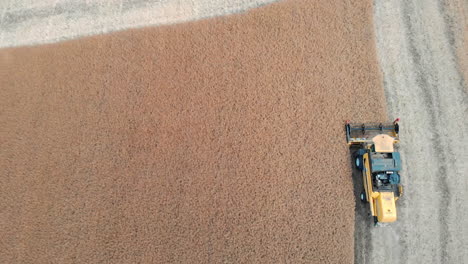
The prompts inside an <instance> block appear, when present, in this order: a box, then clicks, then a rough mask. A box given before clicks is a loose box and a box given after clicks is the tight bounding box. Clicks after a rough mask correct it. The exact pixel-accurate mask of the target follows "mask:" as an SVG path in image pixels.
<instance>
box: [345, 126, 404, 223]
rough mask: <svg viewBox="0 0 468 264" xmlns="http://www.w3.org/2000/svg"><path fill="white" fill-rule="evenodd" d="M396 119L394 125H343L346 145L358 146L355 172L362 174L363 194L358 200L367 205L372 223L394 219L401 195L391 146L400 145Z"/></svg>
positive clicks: (397, 159) (396, 154)
mask: <svg viewBox="0 0 468 264" xmlns="http://www.w3.org/2000/svg"><path fill="white" fill-rule="evenodd" d="M398 121H399V119H396V120H395V121H394V122H393V123H377V124H376V123H367V124H362V123H360V124H352V123H349V122H346V139H347V142H348V145H349V146H350V147H351V146H358V150H357V151H356V152H355V156H354V159H355V165H356V168H357V169H359V170H360V171H361V172H362V179H363V186H364V190H363V192H362V193H361V197H360V198H361V200H362V201H363V202H368V203H369V207H370V212H371V215H372V216H373V218H374V223H375V224H377V223H389V222H394V221H396V219H397V213H396V203H395V202H396V201H397V200H398V198H399V197H401V195H402V194H403V187H402V185H401V184H400V174H399V171H400V170H401V160H400V153H399V152H396V151H395V149H394V145H395V144H397V143H398V142H399V141H400V138H399V135H398V133H399V125H398Z"/></svg>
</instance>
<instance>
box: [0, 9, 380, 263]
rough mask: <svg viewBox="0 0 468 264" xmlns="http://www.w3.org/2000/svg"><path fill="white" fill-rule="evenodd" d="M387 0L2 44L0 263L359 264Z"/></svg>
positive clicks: (258, 11)
mask: <svg viewBox="0 0 468 264" xmlns="http://www.w3.org/2000/svg"><path fill="white" fill-rule="evenodd" d="M371 22H372V21H371V1H346V2H339V3H338V2H334V1H326V0H322V1H285V2H280V3H277V4H273V5H270V6H266V7H263V8H260V9H256V10H253V11H250V12H248V13H246V14H239V15H233V16H229V17H225V18H216V19H208V20H202V21H198V22H193V23H185V24H180V25H172V26H163V27H157V28H146V29H139V30H130V31H125V32H120V33H116V34H112V35H105V36H96V37H90V38H85V39H80V40H74V41H69V42H64V43H59V44H52V45H44V46H37V47H22V48H14V49H5V50H1V51H0V59H1V60H0V68H1V71H0V87H1V89H0V96H1V98H2V104H1V105H0V110H1V116H0V122H1V138H2V139H1V140H2V141H1V142H2V144H1V150H0V155H1V158H0V168H1V175H0V201H1V204H0V206H1V207H0V208H1V210H0V238H1V246H0V260H1V261H0V262H3V263H14V262H34V263H45V262H56V263H71V262H74V261H75V262H79V263H102V262H106V263H107V262H108V263H134V262H137V261H143V262H153V263H157V262H158V263H167V262H177V263H178V262H185V263H220V262H229V263H252V262H264V263H278V262H286V261H287V262H289V263H298V262H308V263H311V262H312V263H313V262H315V263H327V262H328V263H351V262H352V261H353V229H354V223H353V220H354V197H353V191H352V188H353V187H352V181H351V178H350V175H351V169H350V162H349V152H348V148H347V145H346V141H345V138H344V134H343V124H344V121H345V120H346V119H354V120H359V121H371V120H381V119H383V118H385V110H384V108H385V106H384V100H383V90H382V88H381V81H380V76H379V72H378V67H377V64H376V55H375V49H374V40H373V32H372V24H371Z"/></svg>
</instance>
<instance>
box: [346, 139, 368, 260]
mask: <svg viewBox="0 0 468 264" xmlns="http://www.w3.org/2000/svg"><path fill="white" fill-rule="evenodd" d="M358 149H359V148H358V147H351V148H350V159H351V165H352V180H353V189H354V201H355V209H354V219H355V222H354V263H356V264H359V263H370V262H369V254H368V252H371V250H372V241H371V240H372V237H371V235H370V232H371V229H372V228H374V225H373V218H372V216H370V211H369V208H368V207H369V204H368V203H364V202H362V201H361V199H360V195H361V193H362V192H363V190H364V186H363V183H362V173H361V171H359V170H358V169H357V168H356V165H355V158H354V157H355V153H356V151H357V150H358Z"/></svg>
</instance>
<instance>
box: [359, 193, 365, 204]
mask: <svg viewBox="0 0 468 264" xmlns="http://www.w3.org/2000/svg"><path fill="white" fill-rule="evenodd" d="M359 197H360V198H361V202H363V203H367V197H366V194H365V193H364V192H362V193H361V195H360V196H359Z"/></svg>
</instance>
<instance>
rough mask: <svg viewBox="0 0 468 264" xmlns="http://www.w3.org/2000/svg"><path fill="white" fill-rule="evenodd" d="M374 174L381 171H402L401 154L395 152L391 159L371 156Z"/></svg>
mask: <svg viewBox="0 0 468 264" xmlns="http://www.w3.org/2000/svg"><path fill="white" fill-rule="evenodd" d="M371 168H372V172H379V171H400V170H401V160H400V153H399V152H393V153H391V155H390V157H386V158H382V157H379V156H378V155H371Z"/></svg>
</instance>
